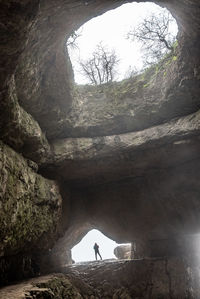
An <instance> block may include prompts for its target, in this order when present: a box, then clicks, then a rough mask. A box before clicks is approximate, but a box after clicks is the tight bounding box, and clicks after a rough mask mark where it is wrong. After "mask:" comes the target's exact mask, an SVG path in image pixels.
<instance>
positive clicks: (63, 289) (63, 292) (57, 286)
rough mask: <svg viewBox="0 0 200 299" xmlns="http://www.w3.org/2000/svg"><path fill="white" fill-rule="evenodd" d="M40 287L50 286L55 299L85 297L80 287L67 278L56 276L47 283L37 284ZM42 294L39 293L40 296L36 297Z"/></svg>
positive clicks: (79, 298) (78, 298)
mask: <svg viewBox="0 0 200 299" xmlns="http://www.w3.org/2000/svg"><path fill="white" fill-rule="evenodd" d="M36 286H37V287H38V288H48V289H50V290H51V292H52V293H53V297H52V298H55V299H60V298H66V299H67V298H68V299H70V298H76V299H81V298H83V297H82V296H81V295H80V293H79V291H78V289H77V288H76V287H74V286H73V285H72V284H71V282H70V281H69V280H68V279H67V278H65V277H61V278H54V279H52V280H50V281H48V282H45V283H38V284H36ZM40 295H41V294H38V297H36V298H41V297H40ZM50 298H51V297H50Z"/></svg>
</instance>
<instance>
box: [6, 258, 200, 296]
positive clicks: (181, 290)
mask: <svg viewBox="0 0 200 299" xmlns="http://www.w3.org/2000/svg"><path fill="white" fill-rule="evenodd" d="M184 268H185V265H184V262H183V261H182V260H181V259H169V260H168V259H154V260H151V259H149V260H132V261H115V260H110V261H109V260H108V261H102V262H89V263H82V264H81V263H80V264H77V265H74V266H71V267H69V266H68V267H66V268H63V270H62V272H63V273H60V274H51V275H48V276H43V277H39V278H35V279H31V280H28V281H25V282H23V283H20V284H18V285H13V286H9V287H5V288H3V289H1V290H0V299H4V298H11V297H12V299H21V298H26V299H33V298H40V299H42V298H59V299H61V298H63V299H64V298H74V299H75V298H76V299H78V298H80V299H81V298H85V299H86V298H87V299H100V298H101V299H103V298H105V299H106V298H107V299H109V298H111V299H112V298H113V299H118V298H124V299H125V298H126V299H131V298H154V299H158V298H163V299H167V298H170V299H174V298H183V299H186V298H197V297H196V296H199V295H198V294H199V290H198V289H197V285H196V281H195V280H194V278H193V276H192V275H193V274H194V271H195V270H196V269H195V267H193V268H191V267H190V268H189V267H188V272H187V274H186V273H185V272H184V270H185V269H184ZM189 281H190V287H189V286H188V282H189ZM198 298H199V297H198Z"/></svg>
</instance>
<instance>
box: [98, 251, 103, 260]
mask: <svg viewBox="0 0 200 299" xmlns="http://www.w3.org/2000/svg"><path fill="white" fill-rule="evenodd" d="M97 253H98V255H99V256H100V259H101V260H102V257H101V255H100V253H99V251H98V252H97Z"/></svg>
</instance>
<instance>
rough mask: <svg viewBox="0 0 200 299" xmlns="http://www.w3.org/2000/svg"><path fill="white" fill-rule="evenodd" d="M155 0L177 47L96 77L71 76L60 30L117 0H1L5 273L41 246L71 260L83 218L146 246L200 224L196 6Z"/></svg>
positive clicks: (0, 250)
mask: <svg viewBox="0 0 200 299" xmlns="http://www.w3.org/2000/svg"><path fill="white" fill-rule="evenodd" d="M129 2H134V1H129ZM141 2H145V1H141ZM154 2H155V3H157V4H159V5H163V6H166V7H168V8H169V9H170V11H171V12H172V14H173V15H174V17H175V18H176V19H177V22H178V25H179V35H178V43H177V46H176V49H175V50H174V52H173V54H171V55H169V56H168V57H166V58H165V59H163V60H162V61H161V62H160V63H159V64H158V65H157V66H154V67H152V68H151V69H149V70H147V71H146V72H145V73H144V74H141V75H139V76H137V77H135V78H131V79H129V80H124V81H122V82H118V83H113V84H109V85H105V86H101V87H98V88H96V87H91V86H89V87H88V86H78V87H77V86H75V85H74V82H73V71H72V68H71V63H70V60H69V57H68V54H67V52H66V49H64V48H65V46H64V44H65V40H66V38H67V37H68V36H69V35H70V34H71V32H72V31H73V30H75V29H77V28H78V27H79V26H80V25H82V24H83V23H84V22H85V21H87V20H89V19H90V18H92V17H94V16H97V15H100V14H101V13H103V12H105V11H107V10H109V9H113V8H115V7H117V6H119V5H121V4H124V1H113V0H109V1H106V0H104V1H102V0H101V1H100V0H97V1H93V0H91V1H64V0H58V1H56V3H55V1H53V0H50V1H49V0H48V1H47V0H45V1H42V2H41V1H37V0H22V1H19V0H16V1H12V0H8V1H6V2H5V1H0V17H1V38H2V43H1V46H0V54H1V57H2V60H1V65H0V68H1V80H0V87H1V94H0V95H1V99H0V140H1V143H0V146H1V152H0V163H1V167H0V174H1V186H0V188H1V201H0V203H1V205H0V215H1V217H0V222H1V232H0V239H1V247H0V255H1V264H0V265H1V266H0V269H1V272H2V273H4V274H3V275H4V276H5V277H6V279H5V280H4V281H5V282H6V281H9V280H11V279H14V277H10V276H9V274H10V273H11V272H12V273H14V272H16V271H15V270H16V269H21V270H20V271H22V273H23V272H26V270H23V269H26V268H28V269H29V270H30V269H31V268H33V266H32V264H33V261H32V260H34V258H33V255H40V254H41V253H42V252H43V251H42V250H46V249H51V251H50V253H49V252H48V253H47V254H46V258H45V259H44V261H43V262H44V263H45V261H46V264H48V260H51V259H52V257H53V259H54V261H56V263H57V264H59V266H60V265H61V264H62V263H64V262H66V261H68V262H69V259H70V254H69V250H70V248H71V247H72V246H73V245H75V244H76V243H77V242H78V241H79V240H80V239H81V238H82V236H83V235H84V234H85V233H86V232H87V231H89V229H91V228H99V229H101V230H102V231H103V232H105V234H106V235H108V236H109V237H111V238H112V239H115V240H116V241H119V242H134V241H135V240H136V241H137V244H140V245H141V244H142V245H141V246H140V245H138V247H139V246H140V247H141V252H142V251H143V252H144V253H143V255H147V252H148V244H149V243H148V242H149V241H153V240H164V239H170V237H172V236H173V237H174V238H175V239H176V238H179V237H180V236H182V235H185V234H198V233H199V231H200V222H199V219H200V217H199V216H200V215H199V211H200V206H199V192H200V190H199V178H200V172H199V163H200V160H199V158H200V157H199V152H200V151H199V109H200V106H199V96H200V87H199V79H200V61H199V59H200V58H199V32H200V25H199V14H200V7H199V5H198V4H197V2H196V1H194V0H190V1H189V0H178V1H176V2H175V1H154ZM37 170H38V173H37ZM57 241H58V242H57ZM56 242H57V244H56ZM145 243H146V244H147V245H145ZM54 245H55V246H54ZM145 252H146V253H145ZM138 255H140V254H138ZM40 257H41V256H40ZM40 257H38V258H37V260H38V261H39V260H40ZM55 257H56V258H55ZM16 261H18V263H16ZM41 262H42V261H41ZM24 265H28V266H27V267H26V266H24ZM174 265H175V264H174ZM174 267H175V266H174ZM36 268H37V267H36ZM184 269H185V268H184ZM29 270H27V272H30V271H31V270H30V271H29ZM184 271H185V270H184ZM36 272H37V271H36ZM22 277H23V275H22ZM183 281H184V282H185V280H184V279H183Z"/></svg>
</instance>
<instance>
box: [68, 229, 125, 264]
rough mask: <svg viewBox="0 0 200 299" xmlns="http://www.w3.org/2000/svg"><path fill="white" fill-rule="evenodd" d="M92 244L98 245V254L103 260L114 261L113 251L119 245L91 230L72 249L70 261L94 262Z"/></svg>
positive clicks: (100, 233) (95, 230) (97, 231)
mask: <svg viewBox="0 0 200 299" xmlns="http://www.w3.org/2000/svg"><path fill="white" fill-rule="evenodd" d="M94 243H97V244H98V245H99V252H100V254H101V256H102V259H103V260H106V259H116V256H115V255H114V249H115V248H116V247H117V246H118V245H119V244H118V243H116V242H115V241H113V240H111V239H109V238H108V237H106V236H105V235H104V234H103V233H102V232H100V231H99V230H97V229H92V230H90V231H89V232H88V233H87V234H86V235H85V236H84V237H83V238H82V240H81V241H80V242H79V243H78V244H77V245H75V246H74V247H73V248H72V250H71V252H72V259H73V260H74V261H75V263H76V262H86V261H94V260H95V253H94V249H93V246H94ZM98 259H99V257H98Z"/></svg>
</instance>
